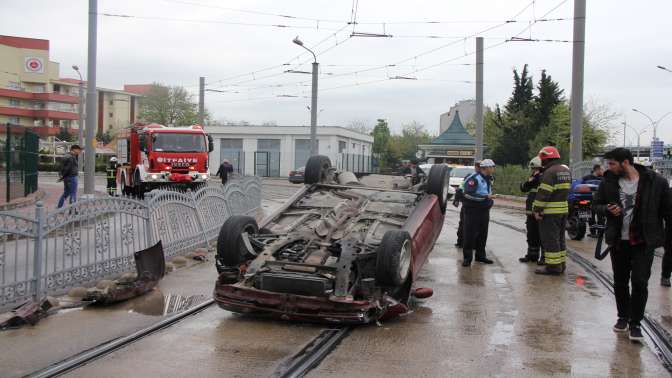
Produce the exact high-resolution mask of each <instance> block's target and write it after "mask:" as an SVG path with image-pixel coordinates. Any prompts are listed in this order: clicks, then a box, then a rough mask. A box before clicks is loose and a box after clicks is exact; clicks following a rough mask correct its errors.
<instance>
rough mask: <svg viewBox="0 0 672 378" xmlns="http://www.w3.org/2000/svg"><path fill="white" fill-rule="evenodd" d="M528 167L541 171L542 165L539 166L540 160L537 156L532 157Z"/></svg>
mask: <svg viewBox="0 0 672 378" xmlns="http://www.w3.org/2000/svg"><path fill="white" fill-rule="evenodd" d="M529 166H530V169H541V168H542V167H543V165H542V164H541V159H540V158H539V156H535V157H533V158H532V160H530V164H529Z"/></svg>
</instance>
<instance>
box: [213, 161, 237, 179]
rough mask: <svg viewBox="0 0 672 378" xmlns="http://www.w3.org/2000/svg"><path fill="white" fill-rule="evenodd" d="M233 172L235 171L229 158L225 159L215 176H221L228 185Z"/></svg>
mask: <svg viewBox="0 0 672 378" xmlns="http://www.w3.org/2000/svg"><path fill="white" fill-rule="evenodd" d="M231 173H233V165H231V163H230V162H229V161H228V160H227V159H224V161H223V162H222V164H221V165H220V166H219V169H218V170H217V173H216V174H215V176H219V177H220V178H221V179H222V185H226V182H227V181H228V180H229V174H231Z"/></svg>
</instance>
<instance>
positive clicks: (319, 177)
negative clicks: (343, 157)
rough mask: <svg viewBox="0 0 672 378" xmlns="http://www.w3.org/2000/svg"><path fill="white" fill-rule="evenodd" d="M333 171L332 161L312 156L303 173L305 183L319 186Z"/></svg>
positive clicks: (319, 156)
mask: <svg viewBox="0 0 672 378" xmlns="http://www.w3.org/2000/svg"><path fill="white" fill-rule="evenodd" d="M330 169H331V160H329V158H328V157H326V156H324V155H315V156H311V157H310V159H308V162H307V163H306V168H305V170H304V172H303V181H304V182H305V183H306V184H317V183H319V182H322V181H324V180H325V179H326V178H327V175H328V174H329V170H330Z"/></svg>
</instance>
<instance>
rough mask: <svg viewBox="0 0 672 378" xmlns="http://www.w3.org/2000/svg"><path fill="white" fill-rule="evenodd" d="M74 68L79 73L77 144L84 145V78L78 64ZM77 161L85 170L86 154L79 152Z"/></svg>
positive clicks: (80, 168)
mask: <svg viewBox="0 0 672 378" xmlns="http://www.w3.org/2000/svg"><path fill="white" fill-rule="evenodd" d="M72 69H73V70H75V72H77V75H79V108H78V110H79V128H78V129H79V130H78V131H79V132H78V134H79V138H78V140H77V144H79V147H82V146H83V145H84V78H82V73H81V72H80V71H79V67H78V66H76V65H73V66H72ZM54 153H56V150H55V149H54ZM77 163H78V165H79V171H80V172H83V171H84V156H82V154H79V156H78V158H77Z"/></svg>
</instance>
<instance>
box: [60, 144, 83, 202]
mask: <svg viewBox="0 0 672 378" xmlns="http://www.w3.org/2000/svg"><path fill="white" fill-rule="evenodd" d="M81 152H82V148H81V147H79V146H78V145H76V144H73V145H72V147H70V152H69V153H67V154H65V156H63V161H62V162H61V170H60V171H59V173H58V175H59V177H60V181H63V194H62V195H61V198H60V199H59V200H58V208H59V209H60V208H61V207H63V205H64V204H65V199H66V198H70V204H72V203H74V202H76V201H77V175H78V174H79V163H78V162H77V157H78V156H79V154H80V153H81Z"/></svg>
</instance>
